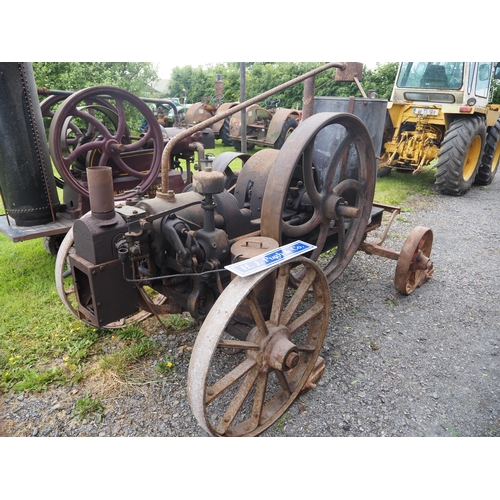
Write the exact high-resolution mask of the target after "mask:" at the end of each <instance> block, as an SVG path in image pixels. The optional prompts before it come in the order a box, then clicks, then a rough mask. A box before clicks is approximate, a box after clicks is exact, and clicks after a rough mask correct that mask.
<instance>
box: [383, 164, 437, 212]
mask: <svg viewBox="0 0 500 500" xmlns="http://www.w3.org/2000/svg"><path fill="white" fill-rule="evenodd" d="M434 174H435V169H430V170H428V171H425V172H419V173H418V174H416V175H412V173H411V172H401V171H397V170H394V169H393V170H392V172H391V174H390V175H388V176H387V177H381V178H377V183H376V186H375V197H374V199H375V201H376V202H378V203H383V204H385V205H393V206H401V207H404V205H405V204H406V202H407V201H408V197H409V196H410V195H412V194H414V193H420V194H423V195H434V194H435V193H436V191H435V190H433V188H432V186H433V184H434Z"/></svg>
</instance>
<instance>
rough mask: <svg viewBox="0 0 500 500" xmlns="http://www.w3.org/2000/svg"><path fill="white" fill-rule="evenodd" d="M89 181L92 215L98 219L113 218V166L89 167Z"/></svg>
mask: <svg viewBox="0 0 500 500" xmlns="http://www.w3.org/2000/svg"><path fill="white" fill-rule="evenodd" d="M87 182H88V189H89V202H90V211H91V212H92V215H93V216H94V217H96V218H97V219H106V220H107V219H112V218H113V217H114V215H115V200H114V192H113V174H112V171H111V167H88V168H87Z"/></svg>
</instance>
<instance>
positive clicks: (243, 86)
mask: <svg viewBox="0 0 500 500" xmlns="http://www.w3.org/2000/svg"><path fill="white" fill-rule="evenodd" d="M246 100H247V75H246V64H245V63H244V62H240V102H245V101H246ZM240 130H241V152H242V153H246V152H247V114H246V113H241V128H240Z"/></svg>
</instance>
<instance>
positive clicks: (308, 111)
mask: <svg viewBox="0 0 500 500" xmlns="http://www.w3.org/2000/svg"><path fill="white" fill-rule="evenodd" d="M315 83H316V78H315V77H314V76H311V78H308V79H307V80H305V81H304V98H303V100H302V120H306V119H307V118H309V117H310V116H312V114H313V110H314V85H315Z"/></svg>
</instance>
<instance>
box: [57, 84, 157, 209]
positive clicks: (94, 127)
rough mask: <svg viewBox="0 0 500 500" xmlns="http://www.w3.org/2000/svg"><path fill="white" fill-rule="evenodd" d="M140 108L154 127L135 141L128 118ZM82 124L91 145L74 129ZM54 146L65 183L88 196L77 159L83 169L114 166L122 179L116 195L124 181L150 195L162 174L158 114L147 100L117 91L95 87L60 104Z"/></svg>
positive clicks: (81, 91)
mask: <svg viewBox="0 0 500 500" xmlns="http://www.w3.org/2000/svg"><path fill="white" fill-rule="evenodd" d="M88 103H91V104H88ZM134 108H135V110H137V111H139V112H140V113H141V115H143V116H144V118H145V119H146V120H147V121H148V124H149V126H148V129H147V131H146V132H145V133H144V134H143V135H142V136H141V137H140V138H139V139H138V140H137V141H133V140H131V137H130V132H129V126H128V124H127V115H128V118H129V119H130V116H133V113H134ZM77 120H79V121H80V123H83V124H84V125H85V127H86V129H85V130H86V135H85V141H82V138H83V137H84V134H83V133H82V132H81V131H79V129H78V127H77V129H78V130H76V131H75V129H74V127H75V126H76V125H75V124H74V122H76V121H77ZM72 124H73V126H72ZM110 124H111V125H112V127H110ZM113 129H114V130H113ZM68 131H73V132H74V137H73V136H69V137H68ZM49 146H50V152H51V156H52V159H53V161H54V164H55V166H56V169H57V171H58V172H59V174H60V175H61V177H62V178H63V179H64V181H65V182H67V183H68V184H69V185H70V186H71V187H72V188H73V189H75V190H76V191H77V192H78V193H80V194H82V195H84V196H86V197H88V195H89V193H88V189H87V186H86V181H85V180H84V178H82V177H81V175H80V174H81V171H80V172H78V171H77V170H75V169H73V168H72V166H73V164H74V162H75V161H77V160H79V161H80V163H82V165H80V169H81V170H83V169H84V167H87V166H98V165H99V166H105V165H108V166H111V165H113V166H114V172H113V173H114V177H115V179H116V180H117V181H120V182H118V183H117V184H115V185H114V190H115V192H119V191H120V190H122V188H120V185H121V183H122V182H123V178H124V177H127V178H129V179H130V183H131V185H132V186H131V187H130V186H129V187H128V188H127V191H129V190H130V189H135V188H137V187H140V188H141V189H142V191H147V190H148V189H149V188H150V187H151V186H152V185H153V183H154V182H155V180H156V179H157V177H158V175H159V173H160V167H161V155H162V152H163V136H162V133H161V129H160V127H159V125H158V123H157V121H156V119H155V117H154V115H153V113H152V111H151V110H150V109H149V107H148V106H147V105H146V103H144V102H143V101H142V100H141V99H139V98H138V97H136V96H135V95H133V94H131V93H130V92H127V91H126V90H123V89H119V88H116V87H92V88H88V89H84V90H80V91H79V92H75V93H74V94H72V95H71V96H70V97H68V98H67V99H66V100H64V102H63V103H62V104H61V105H60V106H59V108H58V109H57V111H56V112H55V113H54V115H53V117H52V123H51V126H50V133H49ZM151 146H152V150H151ZM82 159H83V160H82ZM89 161H90V162H91V163H90V164H88V163H89ZM129 196H130V195H129V194H128V193H127V192H125V193H121V194H117V195H115V200H124V199H126V198H127V197H129Z"/></svg>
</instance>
